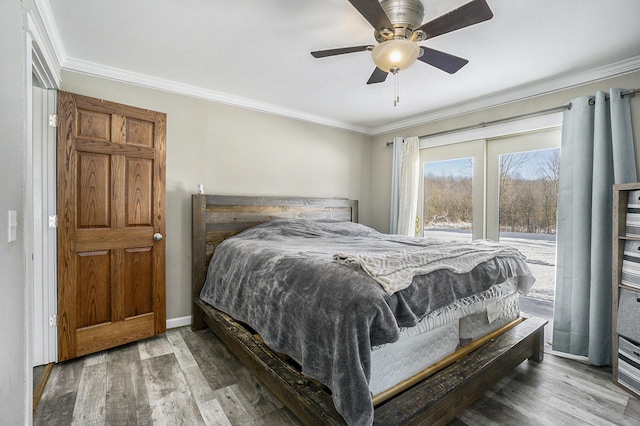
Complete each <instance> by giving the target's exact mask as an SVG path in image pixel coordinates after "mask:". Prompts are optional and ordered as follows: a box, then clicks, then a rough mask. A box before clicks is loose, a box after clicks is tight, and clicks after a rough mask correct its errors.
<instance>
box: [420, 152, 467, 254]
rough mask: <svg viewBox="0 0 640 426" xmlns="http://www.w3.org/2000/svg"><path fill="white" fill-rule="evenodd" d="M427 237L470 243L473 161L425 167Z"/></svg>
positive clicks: (458, 159) (425, 223)
mask: <svg viewBox="0 0 640 426" xmlns="http://www.w3.org/2000/svg"><path fill="white" fill-rule="evenodd" d="M423 178H424V186H423V187H424V235H425V236H427V237H442V238H446V239H449V240H465V241H470V240H471V236H472V222H473V216H472V212H473V157H467V158H457V159H454V160H446V161H435V162H431V163H425V164H424V169H423Z"/></svg>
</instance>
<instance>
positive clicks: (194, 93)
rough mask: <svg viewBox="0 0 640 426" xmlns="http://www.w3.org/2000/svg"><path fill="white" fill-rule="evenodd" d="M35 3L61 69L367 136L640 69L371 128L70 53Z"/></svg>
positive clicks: (603, 72)
mask: <svg viewBox="0 0 640 426" xmlns="http://www.w3.org/2000/svg"><path fill="white" fill-rule="evenodd" d="M34 3H35V5H36V9H37V10H38V13H39V14H40V17H41V19H42V22H43V25H44V30H45V32H46V35H47V37H48V39H49V40H50V42H51V45H52V46H53V50H54V54H55V56H56V58H57V60H58V63H59V64H60V68H62V69H65V70H68V71H73V72H78V73H83V74H88V75H92V76H96V77H101V78H106V79H110V80H116V81H120V82H124V83H130V84H134V85H138V86H142V87H148V88H153V89H158V90H163V91H167V92H171V93H176V94H180V95H186V96H191V97H195V98H200V99H204V100H208V101H213V102H219V103H223V104H227V105H232V106H236V107H240V108H245V109H250V110H254V111H260V112H265V113H269V114H275V115H279V116H283V117H288V118H293V119H297V120H303V121H307V122H311V123H315V124H320V125H324V126H329V127H335V128H338V129H342V130H347V131H351V132H355V133H360V134H364V135H368V136H378V135H381V134H384V133H390V132H397V131H400V130H404V129H408V128H411V127H415V126H420V125H424V124H428V123H431V122H434V121H438V120H443V119H446V118H451V117H455V116H458V115H463V114H468V113H471V112H475V111H481V110H484V109H488V108H492V107H497V106H500V105H504V104H509V103H512V102H516V101H522V100H525V99H529V98H532V97H536V96H541V95H545V94H549V93H554V92H557V91H560V90H564V89H568V88H571V87H576V86H581V85H584V84H587V83H592V82H595V81H599V80H604V79H607V78H612V77H617V76H621V75H624V74H628V73H631V72H635V71H638V70H640V56H636V57H633V58H629V59H626V60H623V61H619V62H615V63H613V64H609V65H605V66H602V67H598V68H593V69H590V70H586V71H582V72H578V73H574V74H571V75H567V76H563V77H558V78H555V79H550V80H545V81H541V82H538V83H534V84H531V85H527V86H523V87H520V88H516V89H514V90H507V91H504V92H501V93H496V94H492V95H491V96H487V97H482V98H477V99H475V100H472V101H469V102H464V103H461V104H458V105H455V106H452V107H449V108H443V109H439V110H436V111H431V112H426V113H424V114H420V115H418V116H415V117H412V118H408V119H406V120H400V121H397V122H395V123H391V124H387V125H384V126H379V127H368V126H362V125H358V124H355V123H350V122H346V121H341V120H336V119H332V118H328V117H323V116H319V115H315V114H309V113H306V112H304V111H299V110H295V109H291V108H285V107H282V106H279V105H273V104H269V103H266V102H260V101H256V100H253V99H249V98H243V97H240V96H235V95H231V94H228V93H223V92H217V91H214V90H209V89H204V88H202V87H198V86H192V85H188V84H183V83H178V82H175V81H171V80H165V79H161V78H157V77H153V76H149V75H145V74H139V73H134V72H131V71H127V70H122V69H118V68H113V67H108V66H104V65H101V64H96V63H91V62H87V61H82V60H79V59H74V58H70V57H68V56H67V55H66V52H65V49H64V46H63V44H62V40H61V38H60V34H59V32H58V28H57V26H56V23H55V19H54V18H53V13H52V11H51V8H50V6H49V2H48V0H34Z"/></svg>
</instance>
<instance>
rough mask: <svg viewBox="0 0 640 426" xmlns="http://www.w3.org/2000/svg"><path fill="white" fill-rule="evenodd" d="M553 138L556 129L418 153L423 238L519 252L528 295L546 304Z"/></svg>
mask: <svg viewBox="0 0 640 426" xmlns="http://www.w3.org/2000/svg"><path fill="white" fill-rule="evenodd" d="M560 136H561V129H560V128H559V127H555V128H551V129H546V130H542V131H535V132H528V133H520V134H515V135H510V136H505V137H493V138H487V139H481V140H474V141H470V142H458V143H453V144H448V145H442V146H437V147H427V148H423V149H421V151H420V159H421V164H422V170H423V177H422V182H421V191H420V194H421V202H420V205H421V206H422V213H421V217H422V218H423V219H422V221H421V223H422V224H423V235H424V236H435V237H440V238H445V239H449V240H460V241H468V240H470V239H479V238H488V239H491V240H495V241H502V242H504V243H506V244H509V245H511V246H513V247H515V248H517V249H519V250H520V251H521V252H522V253H523V254H524V255H525V256H526V257H527V263H528V265H529V267H530V268H531V270H532V272H533V274H534V275H535V276H536V284H535V285H534V286H533V288H532V289H531V292H530V293H529V296H530V297H533V298H536V299H540V300H545V301H553V297H554V281H555V254H556V253H555V247H556V243H555V232H556V229H555V226H556V210H557V193H558V186H557V183H558V165H559V158H560V148H559V146H560ZM422 146H424V144H423V145H422Z"/></svg>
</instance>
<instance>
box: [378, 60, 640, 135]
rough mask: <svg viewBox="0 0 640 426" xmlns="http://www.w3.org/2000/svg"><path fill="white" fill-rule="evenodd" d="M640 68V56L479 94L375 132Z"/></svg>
mask: <svg viewBox="0 0 640 426" xmlns="http://www.w3.org/2000/svg"><path fill="white" fill-rule="evenodd" d="M638 70H640V56H636V57H633V58H629V59H626V60H623V61H619V62H614V63H612V64H609V65H605V66H602V67H598V68H593V69H590V70H587V71H582V72H578V73H574V74H571V75H567V76H563V77H558V78H555V79H551V80H546V81H541V82H538V83H534V84H531V85H527V86H524V87H520V88H517V89H514V90H508V91H504V92H501V93H497V94H492V95H491V96H490V97H483V98H477V99H475V100H472V101H469V102H465V103H462V104H459V105H455V106H453V107H450V108H444V109H440V110H437V111H433V112H429V113H426V114H423V115H419V116H416V117H413V118H409V119H406V120H401V121H398V122H396V123H392V124H388V125H384V126H380V127H376V128H372V129H370V134H371V135H373V136H377V135H381V134H384V133H390V132H396V131H399V130H404V129H408V128H410V127H415V126H420V125H424V124H428V123H432V122H434V121H438V120H443V119H447V118H452V117H455V116H459V115H463V114H468V113H471V112H476V111H481V110H484V109H488V108H493V107H497V106H500V105H504V104H508V103H512V102H517V101H522V100H525V99H529V98H533V97H536V96H541V95H546V94H550V93H554V92H558V91H560V90H564V89H569V88H571V87H577V86H582V85H585V84H588V83H593V82H596V81H600V80H604V79H607V78H613V77H618V76H621V75H624V74H629V73H632V72H636V71H638Z"/></svg>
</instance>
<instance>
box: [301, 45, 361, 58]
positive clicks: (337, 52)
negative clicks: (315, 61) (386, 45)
mask: <svg viewBox="0 0 640 426" xmlns="http://www.w3.org/2000/svg"><path fill="white" fill-rule="evenodd" d="M371 49H373V46H371V45H366V46H353V47H341V48H338V49H327V50H316V51H315V52H311V54H312V55H313V57H314V58H325V57H327V56H335V55H344V54H345V53H355V52H364V51H367V50H371Z"/></svg>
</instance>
